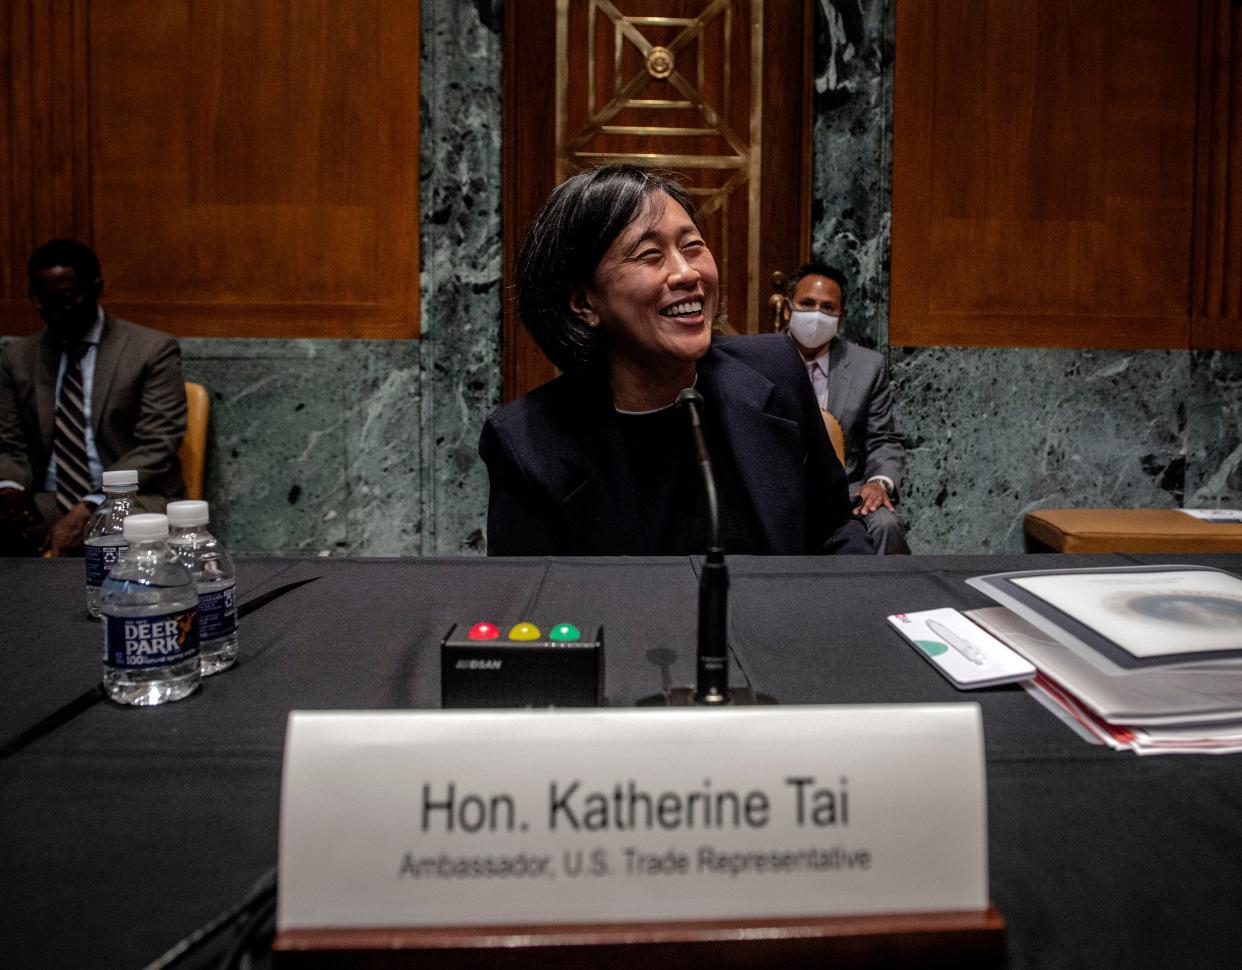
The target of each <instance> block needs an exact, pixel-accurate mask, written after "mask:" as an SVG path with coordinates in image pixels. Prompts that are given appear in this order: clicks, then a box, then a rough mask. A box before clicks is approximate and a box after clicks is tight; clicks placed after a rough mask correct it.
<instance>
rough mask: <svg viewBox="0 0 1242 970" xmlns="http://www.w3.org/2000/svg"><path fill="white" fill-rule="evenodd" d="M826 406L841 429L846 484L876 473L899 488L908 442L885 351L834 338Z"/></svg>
mask: <svg viewBox="0 0 1242 970" xmlns="http://www.w3.org/2000/svg"><path fill="white" fill-rule="evenodd" d="M828 410H829V411H831V412H832V415H833V417H835V418H836V419H837V420H838V421H840V422H841V429H842V431H844V432H845V474H846V477H847V478H848V479H849V482H850V487H851V488H852V489H853V490H855V491H857V490H858V488H859V486H861V485H862V484H863V482H865V481H867V480H868V479H870V478H872V477H874V476H876V475H886V476H887V477H888V478H891V479H892V480H893V496H892V497H893V498H897V496H898V494H899V493H900V492H901V488H902V484H903V481H904V479H905V471H906V446H905V443H904V442H903V440H902V437H901V435H900V434H899V433H898V432H897V425H896V422H895V421H894V420H893V392H892V389H891V388H890V387H889V383H888V367H887V366H886V365H885V361H884V355H883V354H881V353H878V352H877V351H874V350H868V349H867V348H866V347H860V346H858V345H857V344H852V343H850V342H849V341H848V340H844V339H842V338H840V337H838V338H837V339H836V340H834V341H833V342H832V347H831V348H830V349H829V351H828Z"/></svg>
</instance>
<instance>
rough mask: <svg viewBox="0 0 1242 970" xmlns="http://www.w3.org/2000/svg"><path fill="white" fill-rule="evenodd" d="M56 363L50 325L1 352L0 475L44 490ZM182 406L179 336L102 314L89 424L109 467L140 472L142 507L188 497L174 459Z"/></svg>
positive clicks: (102, 459) (181, 425)
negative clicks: (47, 328)
mask: <svg viewBox="0 0 1242 970" xmlns="http://www.w3.org/2000/svg"><path fill="white" fill-rule="evenodd" d="M59 366H60V349H59V347H58V346H57V344H56V341H55V340H54V339H53V338H52V335H51V334H50V333H49V332H47V331H46V330H45V331H43V332H42V333H36V334H31V335H30V336H28V337H22V338H21V339H19V340H14V341H11V342H10V343H8V344H6V345H5V346H4V349H3V352H2V353H0V480H4V479H12V480H13V481H16V482H19V483H20V484H21V485H22V486H23V487H24V488H27V489H30V490H33V491H35V492H40V491H42V490H43V480H44V478H45V477H46V475H47V464H48V461H49V460H50V459H51V454H52V422H53V418H54V416H55V412H56V400H55V396H56V372H57V370H58V369H59ZM185 411H186V406H185V380H184V378H183V377H182V375H181V351H180V348H179V347H178V346H177V341H176V340H174V339H173V338H172V337H170V336H168V335H167V334H163V333H159V332H158V331H155V330H148V329H147V328H146V327H140V326H138V325H137V324H133V323H130V322H128V321H126V320H119V319H117V318H116V317H112V316H107V317H105V318H104V325H103V331H102V333H101V334H100V338H99V348H98V350H97V351H96V354H95V378H94V385H93V387H92V389H91V431H92V433H93V435H94V437H95V449H96V451H98V452H99V460H100V462H101V463H102V464H103V467H104V471H111V470H120V469H128V468H132V469H135V470H136V471H137V472H138V490H139V494H140V496H142V497H143V499H144V501H143V502H142V503H141V504H142V505H143V507H144V508H162V507H163V502H164V500H167V499H173V498H184V497H185V485H184V483H183V482H182V481H181V464H180V462H179V461H178V459H177V450H178V449H179V448H180V447H181V438H182V436H183V435H184V434H185ZM96 484H98V483H96Z"/></svg>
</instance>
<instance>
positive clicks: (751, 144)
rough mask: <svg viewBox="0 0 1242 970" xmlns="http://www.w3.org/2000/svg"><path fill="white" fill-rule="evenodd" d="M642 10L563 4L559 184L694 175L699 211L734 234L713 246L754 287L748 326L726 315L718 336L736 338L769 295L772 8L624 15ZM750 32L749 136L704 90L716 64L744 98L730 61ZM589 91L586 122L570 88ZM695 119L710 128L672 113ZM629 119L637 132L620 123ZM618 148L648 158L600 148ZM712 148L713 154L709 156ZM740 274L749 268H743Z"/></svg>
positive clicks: (734, 5)
mask: <svg viewBox="0 0 1242 970" xmlns="http://www.w3.org/2000/svg"><path fill="white" fill-rule="evenodd" d="M637 2H638V0H557V11H556V12H557V21H556V153H557V158H556V169H557V182H562V181H564V180H565V179H566V178H568V177H569V176H570V175H572V174H574V173H575V172H577V171H581V170H583V169H585V168H589V167H590V166H592V165H597V164H602V163H607V162H634V163H637V164H642V165H651V166H655V167H659V168H666V169H672V170H675V171H682V172H686V173H687V174H688V175H689V182H690V184H689V186H688V188H689V191H690V192H691V194H692V195H694V196H695V197H696V199H697V201H698V202H699V207H700V210H699V211H700V214H701V216H703V217H708V216H711V215H712V214H713V213H718V214H719V225H720V226H721V227H722V230H723V231H722V232H721V233H720V238H717V239H713V240H712V244H713V245H712V249H713V253H714V254H715V256H716V258H717V262H718V264H719V267H720V274H721V280H722V282H723V281H727V280H730V279H736V274H738V273H744V275H745V279H746V290H745V293H746V297H745V305H744V308H743V313H742V318H741V319H742V322H741V326H740V327H737V328H735V327H734V326H733V325H732V324H730V323H729V321H728V318H727V314H724V313H722V315H721V319H720V320H719V321H718V325H719V327H720V329H722V330H725V331H727V332H733V333H736V332H739V331H742V332H744V331H745V330H747V329H751V328H754V327H755V326H756V325H757V324H758V322H759V307H760V305H761V304H760V301H761V300H762V299H763V294H762V293H761V290H762V289H765V287H764V285H763V282H764V281H762V280H761V279H760V271H759V228H760V218H759V200H760V188H761V184H762V183H761V179H762V153H761V150H760V146H761V137H760V135H761V132H762V126H763V97H762V70H761V65H762V63H763V0H703V6H702V9H701V10H700V11H699V12H698V14H697V15H696V16H692V17H664V16H646V15H639V14H626V13H623V12H622V10H621V9H620V7H622V6H626V7H631V6H632V5H634V4H636V3H637ZM583 4H585V5H586V7H585V27H586V29H585V33H584V34H578V33H577V32H576V31H575V36H573V37H571V36H570V29H571V19H573V21H574V22H575V23H578V21H579V20H580V14H581V11H582V9H583V7H582V5H583ZM571 5H572V7H573V8H574V11H575V14H576V16H575V17H574V18H571V16H570V13H571ZM647 6H650V4H648V5H647ZM600 18H604V19H603V20H602V21H601V20H600ZM608 25H611V27H612V40H613V42H612V58H611V65H610V66H611V72H610V73H611V91H609V92H608V93H607V96H606V97H604V98H600V97H598V96H597V90H596V89H597V83H596V79H597V77H599V76H600V72H602V71H604V70H607V67H606V65H605V64H597V63H596V58H597V53H596V37H597V30H598V29H599V27H600V26H603V27H605V29H606V28H607V26H608ZM709 26H714V27H715V34H714V36H716V37H717V38H719V41H718V46H716V45H715V44H713V43H711V42H710V40H709V37H708V27H709ZM720 28H723V29H720ZM738 29H742V30H745V31H747V37H746V38H745V39H747V40H748V49H749V53H750V69H749V72H748V74H749V79H750V85H749V94H750V97H749V102H750V111H749V118H748V119H747V121H748V124H747V126H746V128H745V129H743V130H741V131H740V132H739V131H738V130H735V128H734V127H733V126H731V125H730V124H729V121H728V120H727V114H728V112H727V110H726V109H725V107H724V106H723V105H721V104H719V103H716V104H713V103H712V101H711V99H710V98H709V97H708V96H707V95H706V94H705V93H704V90H703V89H704V78H705V75H706V73H707V70H708V68H709V63H708V61H709V59H711V60H712V61H713V62H714V63H712V64H711V65H710V67H711V68H712V70H716V71H719V72H721V76H722V78H723V81H722V84H721V85H720V88H721V91H722V92H725V93H727V92H729V91H731V90H732V76H733V73H734V66H733V64H732V63H731V61H730V56H731V54H730V52H731V50H733V48H734V47H735V43H734V41H735V38H734V31H735V30H738ZM644 31H646V33H645V32H644ZM650 34H659V35H660V36H659V37H658V39H660V40H662V41H663V43H656V42H654V41H653V40H652V37H651V36H649V35H650ZM669 34H672V37H671V39H667V40H666V39H664V37H665V35H669ZM739 39H741V38H739ZM630 48H633V49H634V50H636V51H637V54H638V56H639V58H640V63H641V66H640V67H639V68H638V69H637V70H627V69H626V68H625V67H623V61H625V60H626V58H625V57H624V55H625V54H626V53H627V51H628V50H629V49H630ZM630 63H632V56H631V58H630ZM580 85H585V88H586V117H585V118H573V119H571V118H570V117H569V100H570V98H569V94H570V88H571V86H574V87H575V88H577V87H578V86H580ZM601 102H602V103H601ZM687 110H692V111H694V112H695V113H697V115H698V117H699V119H701V123H700V124H697V125H694V124H690V125H687V124H681V125H676V124H669V123H668V120H667V119H668V116H669V114H670V113H672V112H682V113H684V112H686V111H687ZM622 113H624V115H625V120H626V123H617V121H616V119H617V117H618V115H621V114H622ZM662 116H663V117H662ZM734 121H735V122H736V119H734ZM608 136H630V137H632V138H639V139H642V140H643V141H644V142H646V143H648V144H644V146H643V148H642V149H640V150H633V149H629V150H616V149H615V148H612V149H610V148H608V147H607V145H606V144H605V145H604V146H602V147H601V145H600V144H599V143H600V142H601V140H602V141H605V143H606V142H607V138H608ZM679 139H686V140H689V139H695V140H696V141H695V142H694V143H693V144H692V147H690V148H682V149H681V150H678V148H676V147H671V146H675V145H676V144H677V142H678V140H679ZM686 143H687V142H683V144H686ZM629 144H631V145H632V144H633V142H630V143H629ZM709 145H710V146H712V147H710V148H709V149H707V150H704V147H705V146H709ZM696 173H697V177H696ZM711 173H720V175H723V176H724V177H723V178H721V177H720V176H716V178H715V181H713V179H712V178H709V177H707V176H709V175H710V174H711ZM726 173H727V174H726ZM696 183H697V184H696ZM739 203H740V204H742V205H744V206H745V207H746V216H747V218H746V219H745V226H746V228H745V235H744V237H743V238H737V237H736V236H735V237H734V245H732V246H731V245H730V238H729V236H730V233H729V232H728V231H727V227H729V226H730V224H731V220H730V218H729V215H730V213H729V209H730V206H731V205H737V204H739ZM736 248H741V249H743V250H744V256H742V259H740V260H738V259H736V256H735V252H734V250H735V249H736ZM737 255H741V254H737ZM735 262H737V263H740V264H741V265H733V263H735ZM722 296H723V294H722Z"/></svg>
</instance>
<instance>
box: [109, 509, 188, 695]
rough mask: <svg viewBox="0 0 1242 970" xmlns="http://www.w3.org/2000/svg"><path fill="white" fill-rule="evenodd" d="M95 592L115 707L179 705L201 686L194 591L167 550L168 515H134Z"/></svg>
mask: <svg viewBox="0 0 1242 970" xmlns="http://www.w3.org/2000/svg"><path fill="white" fill-rule="evenodd" d="M124 536H125V542H126V544H127V545H126V549H125V551H124V552H123V553H121V557H120V558H119V559H118V560H117V561H116V565H114V566H113V567H112V571H111V572H109V573H108V578H107V579H105V580H104V584H103V586H102V588H101V590H100V594H99V606H100V610H101V611H102V613H103V622H104V641H103V642H104V650H103V663H104V678H103V685H104V691H105V692H106V693H107V695H108V696H109V697H110V698H112V700H114V701H116V702H117V703H119V704H135V705H139V706H143V707H148V706H151V705H154V704H163V703H165V702H166V701H178V700H181V698H183V697H185V696H187V695H188V694H190V693H191V692H193V690H194V688H195V687H197V686H198V681H199V677H200V674H199V660H198V591H197V590H196V589H195V588H194V578H193V577H192V576H191V575H190V573H189V571H188V570H187V569H186V568H185V567H184V566H183V565H181V561H180V560H179V559H178V558H177V556H176V554H175V553H174V552H173V551H172V550H171V549H170V548H169V547H168V517H167V516H164V515H131V516H129V518H127V519H126V520H125V532H124Z"/></svg>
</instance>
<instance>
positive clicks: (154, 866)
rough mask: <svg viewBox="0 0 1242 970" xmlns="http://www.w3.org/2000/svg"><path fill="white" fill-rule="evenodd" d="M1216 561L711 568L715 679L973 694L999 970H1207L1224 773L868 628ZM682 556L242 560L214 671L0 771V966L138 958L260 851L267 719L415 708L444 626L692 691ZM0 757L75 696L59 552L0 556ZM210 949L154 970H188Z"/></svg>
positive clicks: (279, 741)
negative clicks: (505, 635)
mask: <svg viewBox="0 0 1242 970" xmlns="http://www.w3.org/2000/svg"><path fill="white" fill-rule="evenodd" d="M1137 562H1142V563H1156V562H1178V563H1186V562H1201V563H1205V564H1207V565H1216V566H1220V567H1222V568H1226V569H1229V570H1231V571H1233V572H1235V573H1242V555H1220V556H1208V557H1202V556H1200V557H1189V556H1160V557H1154V556H1122V555H1111V556H1073V557H1068V556H1066V557H1062V556H1025V557H1022V556H994V557H984V556H979V557H969V556H967V557H892V558H875V559H862V558H837V559H812V558H792V559H759V558H743V557H739V558H735V559H733V560H732V562H731V569H732V578H733V601H732V602H733V613H732V636H731V642H732V647H733V650H734V652H735V655H736V659H737V661H738V669H737V671H736V672H735V679H737V680H738V681H739V682H740V681H741V680H742V679H743V678H746V679H749V681H750V683H751V684H752V686H754V687H755V688H756V689H758V690H760V691H763V692H767V693H771V694H774V695H776V696H777V697H778V698H779V699H780V700H781V701H782V702H784V703H790V704H812V703H863V702H866V703H893V702H898V703H911V702H914V703H922V702H954V701H976V702H978V703H979V704H980V705H981V707H982V710H983V720H984V729H985V735H986V748H987V759H988V814H989V820H990V822H989V825H990V828H989V854H990V885H991V895H992V898H993V900H994V901H995V903H996V905H997V906H998V907H999V908H1000V910H1001V912H1002V913H1003V914H1004V915H1005V917H1006V919H1007V921H1008V928H1009V929H1008V932H1009V962H1008V965H1009V966H1010V967H1012V968H1034V967H1040V968H1042V967H1056V968H1073V967H1091V968H1100V967H1161V968H1164V967H1174V966H1176V967H1179V968H1181V967H1223V966H1236V965H1237V964H1238V960H1239V954H1240V953H1242V920H1240V919H1239V913H1242V758H1239V757H1234V756H1224V757H1184V756H1178V757H1172V756H1169V757H1163V756H1162V757H1158V758H1138V757H1136V756H1133V755H1130V754H1121V753H1116V752H1112V751H1109V750H1106V749H1103V748H1098V747H1092V746H1089V745H1087V744H1086V743H1084V742H1083V741H1081V740H1079V739H1078V738H1077V737H1076V736H1074V735H1073V734H1072V733H1071V732H1070V731H1069V730H1068V729H1067V728H1065V727H1064V726H1062V725H1061V724H1060V723H1059V722H1057V721H1056V720H1054V719H1053V717H1052V716H1051V715H1049V714H1048V713H1047V712H1045V711H1044V710H1043V709H1042V708H1040V707H1039V706H1038V705H1037V704H1036V703H1035V702H1034V701H1032V700H1031V699H1030V698H1029V697H1027V695H1026V694H1025V692H1024V691H1023V690H1022V689H1021V688H1018V687H1000V688H992V689H988V690H984V691H975V692H971V693H963V692H959V691H957V690H955V689H954V688H953V687H952V686H951V685H949V684H948V683H947V682H946V681H944V680H943V679H942V678H941V677H940V676H939V675H938V674H937V673H936V672H935V671H934V670H933V669H932V668H931V666H930V665H928V664H927V663H925V662H924V661H923V660H922V659H920V658H919V657H918V656H916V655H915V653H914V652H913V651H912V650H911V649H910V648H909V646H907V645H906V644H905V643H904V642H903V641H901V639H900V638H899V637H898V636H897V634H896V633H894V632H893V631H892V630H890V629H889V628H888V625H887V623H886V622H885V619H884V618H885V616H886V615H887V614H889V613H892V612H896V611H899V610H904V611H914V610H922V609H930V608H933V607H938V606H957V607H959V608H972V607H976V606H983V605H988V603H987V600H986V599H984V598H983V597H982V595H981V594H979V593H977V592H975V591H974V590H972V589H970V588H969V587H967V586H966V585H965V584H964V582H963V580H964V579H965V578H966V577H968V576H973V575H977V574H980V573H984V572H995V571H1003V570H1010V569H1018V568H1045V567H1049V566H1052V567H1056V566H1065V567H1067V568H1068V567H1080V566H1093V565H1127V564H1134V563H1137ZM697 566H698V561H697V560H687V559H649V560H644V559H582V560H568V559H551V560H503V559H502V560H482V559H441V560H436V559H426V560H397V559H387V560H321V559H313V560H254V561H246V562H243V563H241V564H240V566H239V589H240V596H241V600H242V601H243V602H246V601H249V600H253V599H254V598H255V597H256V596H259V595H260V594H263V593H265V592H271V591H273V590H276V589H278V588H280V587H281V586H283V585H284V584H287V583H291V582H295V581H298V580H302V579H311V578H314V577H317V578H315V580H314V581H313V582H310V583H308V584H306V585H303V586H301V587H299V588H297V589H294V590H292V591H290V592H287V593H285V594H284V595H282V596H279V597H278V598H276V599H273V600H272V601H271V602H269V603H267V604H266V605H265V606H263V607H262V608H261V609H259V610H257V611H255V612H254V613H252V614H251V615H249V616H248V617H247V618H246V619H245V620H244V621H243V624H242V627H241V660H240V661H239V663H238V664H237V666H236V667H235V668H234V669H233V670H231V671H229V672H227V673H225V674H223V675H220V676H217V677H213V678H210V679H209V680H207V681H205V683H204V687H203V689H202V690H201V691H199V692H198V693H197V694H195V695H194V696H193V697H191V698H190V699H188V700H186V701H182V702H180V703H176V704H170V705H166V706H164V707H161V708H157V709H151V710H136V709H126V708H121V707H118V706H115V705H112V704H110V703H107V702H102V701H101V702H99V703H95V704H91V705H89V706H87V707H86V708H85V709H83V710H81V711H80V712H79V713H77V714H76V716H73V717H72V718H70V719H69V720H67V721H66V722H65V723H63V724H61V725H60V726H58V727H55V728H54V729H53V730H51V731H50V732H48V733H46V734H44V735H43V736H42V737H40V738H38V739H37V740H35V741H33V742H32V743H30V744H29V745H28V746H26V747H24V748H22V749H21V750H19V751H17V752H15V753H12V754H9V755H8V756H6V757H5V758H3V760H0V806H3V811H4V826H3V829H2V834H0V926H2V927H3V929H2V930H0V955H2V958H3V963H4V965H5V966H6V967H14V968H24V967H36V966H37V967H49V968H54V967H74V968H79V967H86V966H91V967H105V966H106V967H120V968H126V967H134V968H138V967H142V966H145V965H146V964H147V963H148V962H149V961H151V960H153V959H155V958H156V957H157V956H158V955H160V954H161V953H163V952H164V951H165V950H166V949H167V948H169V947H170V946H172V945H173V944H175V943H176V942H177V941H178V940H180V939H181V938H183V937H184V936H186V935H187V934H189V933H190V932H191V931H192V930H194V929H195V928H196V927H198V926H200V925H202V924H204V923H206V922H207V921H208V920H210V919H211V918H212V917H213V916H215V915H216V914H217V913H219V912H221V911H222V910H224V909H225V908H227V907H228V906H229V905H230V904H232V903H233V902H234V901H236V900H237V899H239V898H240V897H242V896H243V895H244V894H245V893H246V891H247V890H248V888H249V887H250V886H251V885H252V884H253V883H254V882H255V880H256V879H257V878H259V876H260V875H261V874H262V873H263V872H264V871H265V870H267V869H268V868H269V867H271V866H273V865H274V864H275V861H276V846H277V814H278V801H279V783H280V763H281V755H282V750H283V739H284V729H285V720H286V717H287V715H288V712H289V711H290V710H292V709H294V708H302V709H358V708H429V707H435V706H436V705H437V700H438V683H439V677H438V674H439V663H438V649H437V647H438V643H439V640H440V638H441V637H442V636H443V634H444V633H445V632H446V631H447V629H448V628H449V626H450V625H451V624H452V623H455V622H462V621H469V622H473V621H474V620H478V619H492V620H495V621H498V622H510V621H514V620H517V619H521V618H530V619H533V620H535V621H537V622H544V623H548V624H550V623H552V622H556V621H559V620H562V619H564V620H570V621H572V622H575V624H576V625H578V626H579V627H580V628H583V629H588V628H593V626H594V624H595V623H603V624H604V626H605V627H606V636H607V672H606V692H607V695H608V698H609V702H610V703H611V704H613V705H615V706H628V705H632V704H633V703H634V702H635V701H637V700H638V699H639V698H641V697H643V696H645V695H648V694H651V693H653V692H655V691H657V690H658V689H660V687H661V686H662V685H665V684H668V683H690V682H691V681H692V677H693V654H694V623H695V620H694V616H695V609H694V605H695V595H696V588H697V579H696V569H697ZM0 583H2V584H3V585H2V588H3V589H4V591H5V592H4V597H5V602H4V608H3V610H2V611H0V643H3V646H4V649H3V651H2V652H0V741H5V740H8V739H9V738H11V737H13V736H14V735H16V734H18V733H19V732H21V731H23V730H26V729H28V728H29V727H30V726H32V725H33V724H35V723H37V722H39V721H40V720H41V719H43V718H44V717H45V716H46V715H47V714H49V713H50V712H52V711H54V710H56V709H58V708H61V707H62V706H64V705H66V704H70V703H71V702H73V701H74V700H75V699H76V698H80V697H81V696H82V694H83V692H86V691H89V690H90V689H91V688H92V687H93V685H94V684H96V683H97V681H98V679H99V669H98V668H99V652H100V645H99V644H100V631H99V627H98V624H96V623H94V622H93V621H90V620H88V619H86V617H85V613H84V610H83V608H82V603H83V592H82V589H81V583H82V576H81V563H80V562H71V561H56V560H30V561H18V560H0ZM220 952H221V948H220V947H217V948H215V949H213V950H209V951H208V952H207V953H203V954H199V955H198V956H197V958H196V959H193V960H190V961H187V962H185V963H184V964H179V966H193V967H197V966H208V965H214V962H213V961H218V960H219V956H220Z"/></svg>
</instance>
